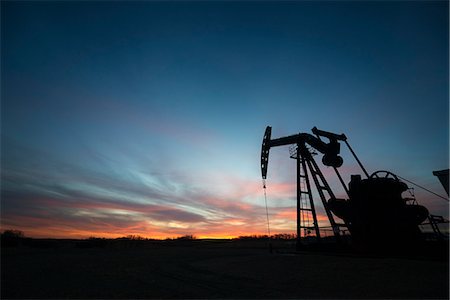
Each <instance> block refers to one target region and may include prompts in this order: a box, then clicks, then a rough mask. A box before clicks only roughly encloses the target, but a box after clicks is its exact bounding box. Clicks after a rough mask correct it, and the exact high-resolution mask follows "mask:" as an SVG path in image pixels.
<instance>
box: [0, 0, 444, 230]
mask: <svg viewBox="0 0 450 300" xmlns="http://www.w3.org/2000/svg"><path fill="white" fill-rule="evenodd" d="M1 5H2V21H1V22H2V41H1V42H2V47H1V48H2V53H1V64H2V69H1V75H2V76H1V85H2V90H1V98H2V100H1V142H2V144H1V147H2V149H1V150H2V156H1V162H2V187H1V189H2V227H4V228H18V229H22V230H24V231H25V233H29V234H30V235H34V236H48V235H52V236H57V237H66V236H71V237H72V236H73V237H86V236H91V235H96V236H101V235H103V236H122V235H124V234H140V235H143V236H149V237H151V236H158V237H162V236H177V235H183V234H195V235H198V236H234V235H240V234H248V233H264V230H265V223H264V222H265V214H264V213H265V211H264V199H263V192H262V188H261V176H260V170H259V155H260V147H261V139H262V135H263V133H264V129H265V127H266V126H267V125H271V126H272V127H273V137H278V136H283V135H290V134H295V133H298V132H310V130H311V128H312V127H314V126H317V127H318V128H320V129H323V130H327V131H333V132H336V133H345V134H346V135H347V136H348V137H349V142H350V143H351V144H352V146H353V147H354V149H355V151H357V153H358V155H359V157H360V159H361V160H362V161H363V162H364V164H365V166H366V168H367V169H368V170H369V172H370V173H371V172H373V171H376V170H379V169H387V170H391V171H392V172H394V173H397V174H398V175H400V176H402V177H405V178H408V179H410V180H412V181H414V182H417V183H419V184H421V185H423V186H426V187H427V188H429V189H431V190H433V191H436V192H438V193H439V194H444V193H445V192H444V190H443V188H442V186H440V183H439V182H438V180H437V178H435V177H434V176H433V175H432V171H434V170H440V169H445V168H448V165H449V159H448V153H449V141H448V140H449V129H448V126H449V125H448V124H449V102H448V96H449V95H448V79H449V78H448V65H449V64H448V25H449V24H448V3H447V2H445V1H435V2H433V1H426V2H425V1H424V2H420V1H414V2H404V1H398V2H379V1H375V2H340V1H336V2H301V1H298V2H296V1H290V2H267V1H265V2H253V1H247V2H217V1H204V2H151V1H149V2H146V1H140V2H121V1H113V2H108V1H105V2H16V1H3V2H2V4H1ZM343 155H344V158H348V153H345V152H344V153H343ZM288 156H289V155H288V150H287V148H280V149H274V150H273V151H272V153H271V161H270V162H269V173H268V193H269V194H268V195H269V206H270V211H271V219H272V220H273V222H274V224H275V225H274V230H275V231H279V232H286V231H294V229H295V225H294V223H293V222H294V221H293V220H292V215H291V213H292V212H294V211H295V200H294V197H295V177H294V176H295V166H294V164H293V161H292V160H290V159H289V157H288ZM324 168H325V167H324ZM343 170H344V171H346V172H347V173H345V172H344V173H345V176H344V177H345V178H346V180H348V179H349V178H350V173H351V172H354V171H355V170H356V165H355V162H354V161H352V160H349V159H346V161H345V162H344V169H343ZM416 195H417V196H418V201H419V203H423V204H425V205H426V206H427V207H428V208H429V210H430V211H431V212H432V213H434V214H441V215H444V216H448V203H447V202H445V201H443V200H442V199H439V198H436V197H435V196H433V195H429V194H427V193H423V192H422V191H419V190H417V189H416Z"/></svg>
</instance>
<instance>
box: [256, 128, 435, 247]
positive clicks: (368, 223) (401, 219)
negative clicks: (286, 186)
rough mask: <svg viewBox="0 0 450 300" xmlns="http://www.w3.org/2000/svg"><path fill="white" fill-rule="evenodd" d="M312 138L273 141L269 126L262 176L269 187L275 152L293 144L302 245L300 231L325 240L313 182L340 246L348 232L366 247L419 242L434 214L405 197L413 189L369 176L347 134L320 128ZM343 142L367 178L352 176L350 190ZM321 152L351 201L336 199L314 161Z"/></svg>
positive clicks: (385, 176)
mask: <svg viewBox="0 0 450 300" xmlns="http://www.w3.org/2000/svg"><path fill="white" fill-rule="evenodd" d="M312 133H313V134H314V135H313V134H309V133H298V134H294V135H290V136H285V137H280V138H276V139H272V138H271V134H272V128H271V127H270V126H267V128H266V131H265V133H264V137H263V141H262V148H261V174H262V178H263V181H264V187H265V180H266V178H267V170H268V163H269V153H270V149H271V148H273V147H278V146H285V145H291V149H290V150H291V151H290V152H291V153H290V154H291V155H290V156H291V158H293V159H295V160H296V163H297V245H301V229H304V230H305V232H307V233H310V232H312V231H313V232H315V236H316V238H317V240H318V241H320V239H321V232H320V228H319V223H318V218H317V214H316V209H315V203H314V198H313V192H312V190H311V186H312V184H311V179H312V181H313V183H314V184H315V187H316V190H317V194H318V195H319V197H320V199H321V202H322V205H323V208H324V209H325V213H326V216H327V218H328V221H329V223H330V227H331V229H332V231H333V234H334V237H335V238H336V240H337V241H338V242H339V241H342V236H343V234H344V233H345V232H349V233H350V236H351V240H352V241H353V242H354V243H358V244H363V245H368V244H369V245H375V244H378V245H380V244H385V243H395V244H397V245H400V244H407V243H409V242H414V241H418V240H419V239H420V235H421V231H420V229H419V224H421V223H422V222H423V221H424V220H425V219H427V217H428V216H429V213H428V210H427V208H426V207H424V206H422V205H419V204H417V202H415V201H410V200H411V198H403V197H402V193H403V192H405V191H407V190H408V186H407V185H406V184H405V183H404V182H402V181H401V180H400V179H399V178H398V176H396V175H395V174H393V173H391V172H389V171H376V172H374V173H372V174H371V175H369V173H367V171H366V169H365V168H364V166H363V164H362V163H361V161H360V160H359V158H358V157H357V156H356V154H355V152H354V151H353V149H352V147H351V146H350V144H349V143H348V141H347V137H346V136H345V134H335V133H331V132H327V131H323V130H319V129H317V128H316V127H314V128H313V129H312ZM322 138H323V139H327V140H328V141H324V140H322ZM340 142H344V143H345V144H346V145H347V147H348V149H349V150H350V152H351V154H352V155H353V157H354V158H355V160H356V162H357V163H358V165H359V166H360V168H361V169H362V172H363V173H364V178H362V176H361V175H351V180H350V183H349V184H348V187H347V185H346V184H345V182H344V180H343V178H342V176H341V175H340V173H339V170H338V168H339V167H341V166H342V164H343V158H342V157H341V156H340V155H339V154H340ZM316 151H318V152H320V153H321V154H322V155H323V156H322V163H323V164H324V165H325V166H327V167H331V168H333V169H334V171H335V173H336V175H337V177H338V179H339V181H340V183H341V184H342V186H343V188H344V190H345V193H346V195H347V198H348V199H339V198H337V197H336V196H335V194H334V192H333V190H332V189H331V187H330V185H329V184H328V182H327V180H326V179H325V177H324V175H323V173H322V172H321V170H320V168H319V166H318V165H317V163H316V161H315V159H314V157H313V156H314V155H317V152H316ZM336 219H338V220H336ZM339 219H340V220H339ZM306 221H308V222H306Z"/></svg>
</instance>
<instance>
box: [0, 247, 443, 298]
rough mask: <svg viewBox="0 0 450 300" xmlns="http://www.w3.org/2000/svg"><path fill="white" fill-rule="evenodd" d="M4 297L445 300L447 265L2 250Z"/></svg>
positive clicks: (157, 251) (320, 256) (308, 255)
mask: <svg viewBox="0 0 450 300" xmlns="http://www.w3.org/2000/svg"><path fill="white" fill-rule="evenodd" d="M1 258H2V259H1V263H2V264H1V298H2V299H8V298H16V299H17V298H20V299H24V298H57V299H62V298H84V299H86V298H91V299H92V298H95V299H99V298H102V299H105V298H106V299H109V298H122V299H136V298H183V299H186V298H196V299H204V298H208V299H211V298H228V299H237V298H253V299H262V298H272V299H273V298H284V299H286V298H297V299H299V298H300V299H304V298H316V299H317V298H320V299H336V298H341V299H349V298H357V299H368V298H371V299H373V298H376V299H386V298H389V299H392V298H397V299H400V298H401V299H417V298H420V299H424V298H426V299H430V298H433V299H436V298H439V299H448V297H449V293H448V288H449V284H448V281H449V273H448V272H449V269H448V260H442V259H441V260H436V259H434V260H430V259H423V258H398V257H377V256H373V255H372V256H360V255H359V256H355V255H348V254H342V253H341V254H332V253H316V252H310V251H303V252H299V253H294V252H289V251H279V252H278V253H273V254H271V253H269V251H268V250H267V248H265V247H253V246H243V245H242V244H233V243H226V242H223V243H207V242H203V243H202V242H196V243H191V244H185V245H171V244H160V245H159V244H152V245H150V246H145V247H140V246H139V247H136V246H133V247H106V248H76V247H58V248H47V249H42V248H32V247H16V248H5V249H2V253H1Z"/></svg>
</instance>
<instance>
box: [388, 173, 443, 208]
mask: <svg viewBox="0 0 450 300" xmlns="http://www.w3.org/2000/svg"><path fill="white" fill-rule="evenodd" d="M397 177H398V178H400V179H403V180H404V181H407V182H409V183H411V184H414V185H415V186H417V187H419V188H421V189H423V190H425V191H427V192H429V193H431V194H433V195H435V196H438V197H439V198H442V199H444V200H445V201H447V202H449V199H448V198H446V197H444V196H441V195H439V194H436V193H435V192H433V191H430V190H429V189H427V188H424V187H423V186H420V185H418V184H417V183H414V182H412V181H411V180H408V179H405V178H403V177H401V176H398V175H397Z"/></svg>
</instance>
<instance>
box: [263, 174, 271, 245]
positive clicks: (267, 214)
mask: <svg viewBox="0 0 450 300" xmlns="http://www.w3.org/2000/svg"><path fill="white" fill-rule="evenodd" d="M263 189H264V203H265V204H266V220H267V233H268V235H269V251H270V253H272V239H271V234H270V221H269V207H268V206H267V193H266V189H267V188H266V180H265V179H263Z"/></svg>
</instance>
